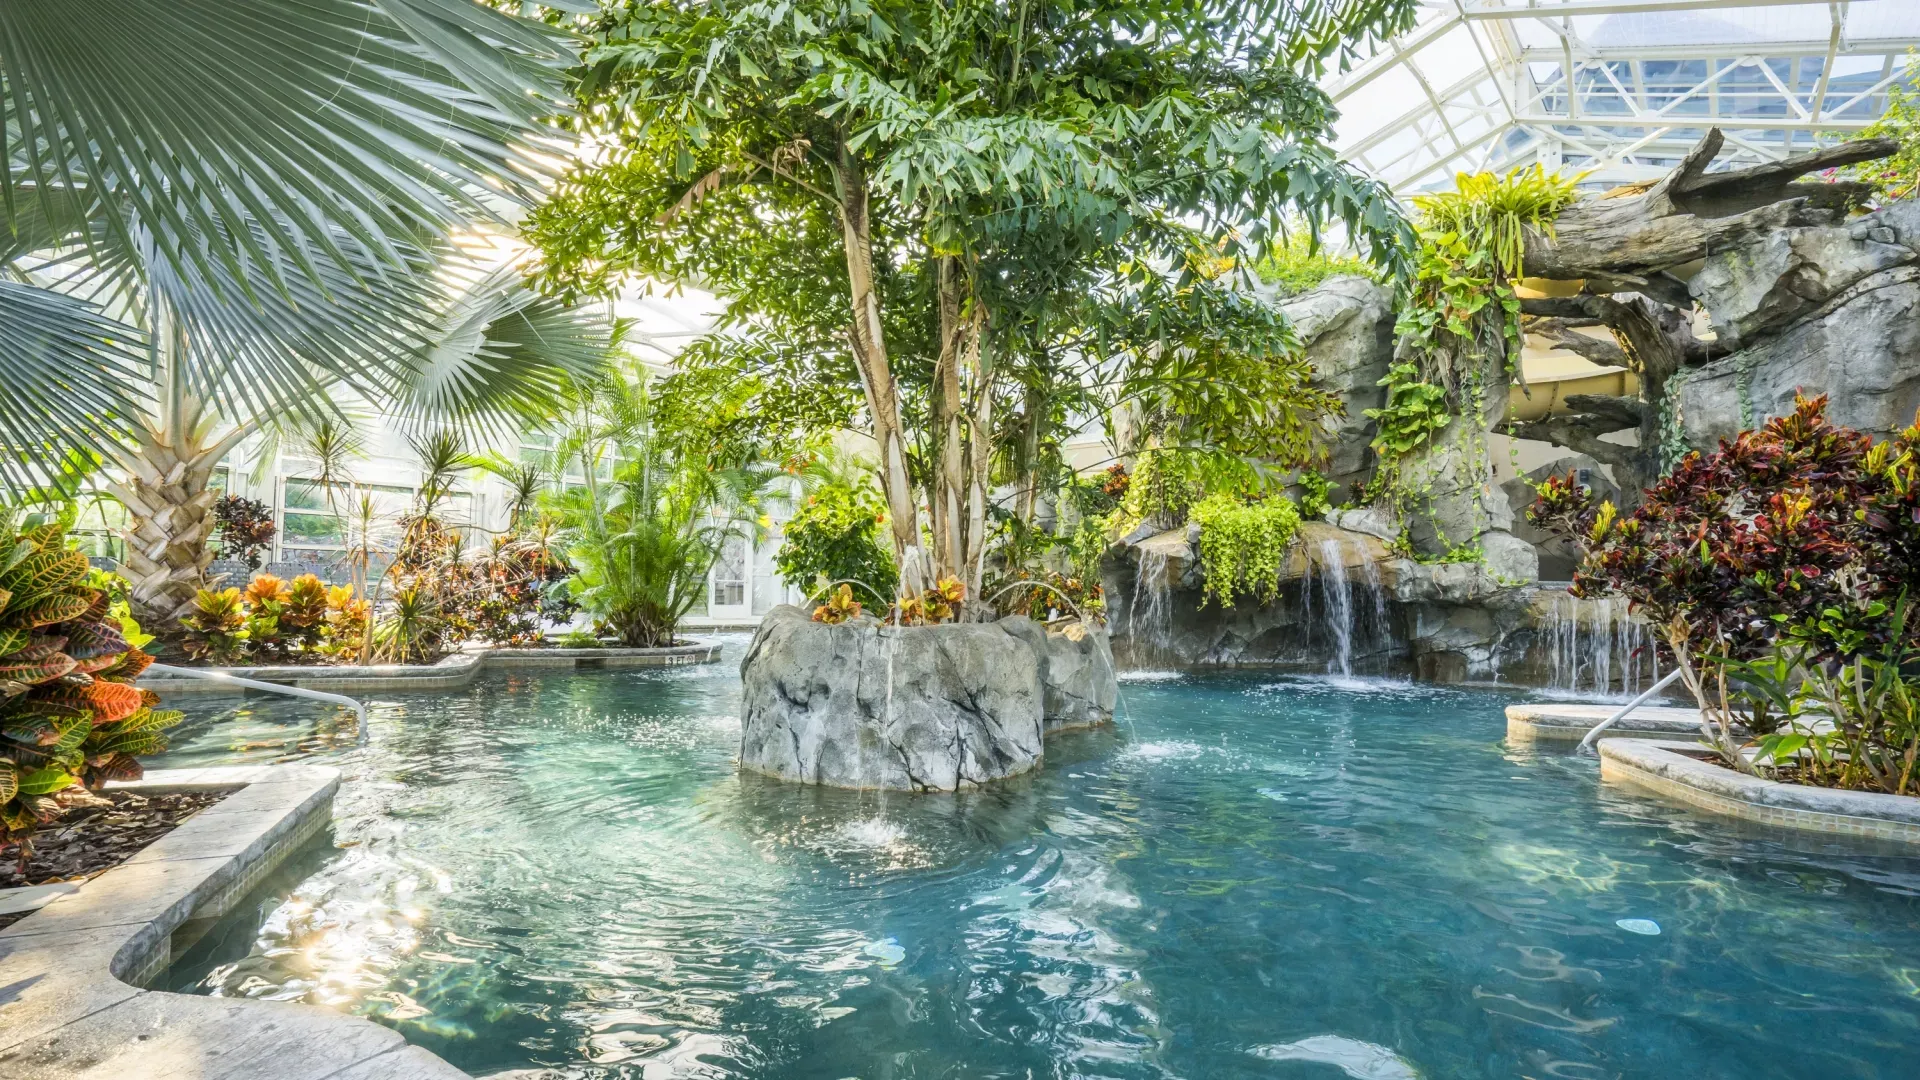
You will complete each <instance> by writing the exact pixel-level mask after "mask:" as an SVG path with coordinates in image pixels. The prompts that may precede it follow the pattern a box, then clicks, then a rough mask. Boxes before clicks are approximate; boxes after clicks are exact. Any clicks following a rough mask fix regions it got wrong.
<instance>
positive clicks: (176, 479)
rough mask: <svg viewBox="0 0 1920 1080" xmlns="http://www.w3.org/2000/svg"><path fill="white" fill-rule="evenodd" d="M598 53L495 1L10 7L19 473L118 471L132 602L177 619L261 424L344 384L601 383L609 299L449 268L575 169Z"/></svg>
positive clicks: (12, 394)
mask: <svg viewBox="0 0 1920 1080" xmlns="http://www.w3.org/2000/svg"><path fill="white" fill-rule="evenodd" d="M549 6H562V7H565V6H569V4H567V3H562V4H560V5H551V4H550V5H549ZM575 55H576V53H575V50H574V48H573V45H572V43H571V42H570V41H569V39H567V38H566V37H565V36H564V35H562V34H561V33H559V32H557V31H555V30H553V29H551V28H549V27H547V26H545V25H542V24H540V23H536V22H532V21H530V20H524V19H519V18H515V17H512V16H509V15H505V14H502V13H500V12H497V11H494V10H492V9H490V8H487V7H484V6H481V5H480V4H478V3H475V2H473V0H299V2H297V3H293V2H268V0H8V2H7V3H6V4H4V5H0V119H3V120H4V125H5V132H4V133H5V139H6V141H5V147H4V151H0V153H4V155H5V157H4V158H0V222H3V223H4V225H5V228H4V229H0V305H4V308H5V310H6V312H7V318H6V319H4V320H0V432H4V443H3V445H0V484H4V486H5V487H7V488H8V489H9V490H12V491H15V492H18V491H23V490H27V489H30V488H32V487H35V486H37V485H41V484H44V483H46V482H48V481H49V480H57V479H59V478H60V475H61V473H62V471H63V470H70V469H71V467H72V465H73V462H74V461H75V459H76V455H77V456H78V457H79V459H80V460H82V461H98V462H105V463H108V464H109V465H112V466H117V467H118V468H119V469H120V470H122V471H123V472H124V478H123V479H116V480H115V481H114V483H113V487H112V489H113V490H114V491H115V493H116V494H117V495H118V496H119V497H120V498H121V499H122V501H124V502H125V503H126V505H127V508H128V510H129V511H130V520H131V522H132V525H131V528H130V529H129V531H128V536H127V540H128V545H127V546H128V553H127V566H126V568H127V570H128V571H129V576H130V578H131V580H132V585H133V596H134V599H135V600H136V601H138V602H139V603H140V604H141V605H142V606H143V607H144V608H146V609H148V610H149V611H151V612H154V613H156V614H159V615H161V616H162V617H166V616H170V615H172V614H173V613H174V612H175V611H177V610H178V609H179V608H180V607H181V606H182V605H183V604H186V603H190V602H191V600H192V596H193V592H194V590H195V588H197V587H198V585H199V584H200V583H201V577H202V572H203V570H204V568H205V566H206V564H207V562H208V561H210V554H209V551H208V548H207V544H206V536H207V532H208V529H209V525H208V521H207V510H208V507H209V505H210V504H211V502H212V498H213V494H212V492H211V491H210V490H209V489H208V486H207V485H208V481H209V479H210V477H211V475H212V472H213V469H214V467H215V466H216V465H217V464H218V462H219V460H220V459H221V457H223V456H224V455H225V454H226V453H227V451H228V450H230V449H232V448H233V447H234V445H236V444H237V443H238V442H240V441H241V440H242V439H244V438H246V437H247V436H248V435H249V434H251V433H253V432H254V431H256V430H260V429H261V428H263V427H265V426H268V425H271V424H275V423H280V422H284V421H287V420H292V419H299V420H306V421H311V420H313V419H314V418H316V417H318V416H321V415H324V414H325V413H327V412H328V411H330V410H332V409H333V408H334V406H333V404H332V402H333V399H334V398H335V397H336V396H338V395H340V394H342V393H347V394H351V395H357V396H359V397H361V398H363V399H365V400H367V401H370V402H373V403H375V404H376V405H381V406H384V407H399V408H402V409H404V410H406V411H407V412H409V413H411V414H413V415H417V416H421V417H424V418H426V419H429V420H435V421H444V420H445V419H447V418H450V417H453V416H456V415H457V416H467V417H471V416H475V415H478V416H480V417H482V418H485V419H490V420H494V421H500V420H504V419H507V418H511V417H515V416H518V415H524V414H528V413H540V412H543V411H546V410H548V409H551V408H552V407H553V405H554V403H555V402H556V401H557V400H558V395H559V393H560V392H561V389H562V387H563V386H564V385H565V384H566V383H567V381H568V380H569V379H581V378H592V377H594V376H595V373H596V372H597V370H598V365H599V364H600V363H601V362H602V361H603V359H604V356H605V352H606V340H607V333H606V328H605V326H604V325H603V324H601V323H600V322H599V321H598V320H596V319H594V318H591V317H586V316H582V315H581V314H579V313H575V312H570V311H567V310H565V309H562V308H560V307H558V306H557V305H555V304H553V303H552V302H550V301H547V300H544V299H542V298H540V297H537V296H535V295H533V294H531V293H529V292H527V291H526V290H525V289H524V288H523V287H522V286H521V284H520V279H519V274H518V271H517V270H516V269H514V268H513V267H511V266H510V265H509V266H504V267H499V268H496V269H492V270H488V271H486V272H468V273H465V274H464V275H462V274H460V273H458V272H449V270H448V267H449V265H450V264H451V263H452V262H453V261H454V260H452V259H450V254H451V249H450V247H449V244H448V239H449V237H450V235H451V234H452V233H454V232H455V231H458V230H463V229H466V228H469V227H470V225H471V223H473V222H474V221H476V220H483V219H494V220H499V219H500V218H501V217H503V216H504V215H506V214H508V213H510V212H511V210H512V208H513V206H514V205H515V204H522V205H524V204H527V203H530V202H531V201H532V200H533V199H534V198H535V197H536V196H537V194H538V192H539V188H540V182H541V180H542V179H543V178H544V177H545V176H547V175H549V174H550V172H551V169H552V165H553V162H554V161H555V160H556V159H557V155H558V153H559V151H558V149H557V147H556V146H555V145H553V144H552V134H551V131H552V129H550V128H547V127H545V126H543V117H545V116H548V115H551V114H552V113H554V112H555V111H557V110H558V109H559V108H560V106H559V104H558V103H559V101H560V100H561V82H560V72H561V71H562V69H564V67H565V66H566V65H568V64H569V63H571V62H572V61H573V58H574V56H575ZM543 133H545V134H543Z"/></svg>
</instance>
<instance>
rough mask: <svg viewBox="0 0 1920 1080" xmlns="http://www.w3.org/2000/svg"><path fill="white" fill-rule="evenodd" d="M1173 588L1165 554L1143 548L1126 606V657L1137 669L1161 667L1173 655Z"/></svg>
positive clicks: (1131, 665)
mask: <svg viewBox="0 0 1920 1080" xmlns="http://www.w3.org/2000/svg"><path fill="white" fill-rule="evenodd" d="M1172 592H1173V585H1172V583H1171V582H1169V581H1168V580H1167V553H1166V552H1164V551H1150V550H1145V549H1142V550H1141V552H1140V562H1139V565H1138V567H1137V569H1136V573H1135V574H1134V578H1133V598H1132V600H1130V601H1129V602H1128V603H1127V636H1128V648H1127V657H1128V660H1129V666H1130V667H1132V668H1134V669H1136V670H1144V669H1149V668H1153V667H1164V666H1166V664H1167V661H1168V660H1169V658H1170V656H1171V653H1172V651H1173V650H1172V647H1171V645H1172V639H1173V599H1172Z"/></svg>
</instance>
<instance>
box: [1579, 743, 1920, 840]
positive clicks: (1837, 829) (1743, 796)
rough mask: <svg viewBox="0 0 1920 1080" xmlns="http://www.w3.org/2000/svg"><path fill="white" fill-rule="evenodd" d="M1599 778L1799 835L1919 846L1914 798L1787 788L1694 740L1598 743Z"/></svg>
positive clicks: (1919, 817)
mask: <svg viewBox="0 0 1920 1080" xmlns="http://www.w3.org/2000/svg"><path fill="white" fill-rule="evenodd" d="M1599 750H1600V778H1601V779H1602V780H1603V781H1613V782H1616V783H1624V784H1628V785H1632V786H1635V787H1639V788H1643V789H1646V790H1649V791H1653V792H1655V793H1658V794H1661V795H1666V796H1668V797H1670V798H1673V799H1677V800H1679V801H1681V802H1684V803H1687V804H1689V805H1691V806H1693V807H1695V808H1696V809H1700V810H1706V811H1708V812H1710V813H1715V814H1721V815H1724V816H1727V817H1734V818H1740V819H1742V820H1745V821H1751V822H1755V823H1757V824H1762V825H1773V826H1778V827H1781V828H1789V829H1797V830H1800V831H1803V832H1818V833H1826V834H1828V835H1833V836H1853V837H1861V838H1867V839H1874V840H1890V841H1894V842H1897V843H1905V844H1920V798H1916V797H1914V796H1910V795H1888V794H1885V793H1883V792H1876V791H1844V790H1841V789H1838V788H1822V787H1810V786H1807V785H1805V784H1787V783H1782V782H1780V781H1777V780H1767V779H1764V778H1762V777H1758V776H1748V775H1746V774H1745V773H1738V772H1735V771H1733V770H1732V769H1727V768H1722V767H1721V766H1719V765H1715V764H1713V763H1712V762H1708V761H1703V760H1701V755H1702V754H1704V753H1705V752H1706V750H1705V747H1703V746H1702V745H1701V744H1699V743H1687V742H1678V741H1653V740H1648V739H1633V738H1608V739H1601V740H1600V743H1599Z"/></svg>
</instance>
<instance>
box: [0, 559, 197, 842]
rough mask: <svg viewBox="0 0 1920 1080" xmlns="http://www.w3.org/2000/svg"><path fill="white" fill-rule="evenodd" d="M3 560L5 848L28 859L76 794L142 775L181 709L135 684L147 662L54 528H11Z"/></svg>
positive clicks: (1, 832)
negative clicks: (38, 832)
mask: <svg viewBox="0 0 1920 1080" xmlns="http://www.w3.org/2000/svg"><path fill="white" fill-rule="evenodd" d="M4 535H6V536H7V537H9V538H10V539H11V541H12V543H11V544H10V546H9V548H8V550H7V551H6V552H5V554H4V555H0V841H4V842H6V843H18V844H20V845H21V848H20V850H21V855H22V858H24V857H25V856H26V855H28V854H30V853H31V850H32V847H31V843H32V835H33V832H34V830H35V829H37V828H38V827H39V826H41V825H43V824H46V823H48V822H50V821H52V820H54V819H55V818H56V817H58V816H59V814H60V812H61V809H62V806H63V798H64V797H65V795H66V794H67V793H68V792H70V791H72V790H73V789H74V788H76V787H80V786H85V787H99V786H100V785H101V784H104V783H106V782H107V781H108V780H126V779H137V778H138V777H139V776H140V763H139V762H138V761H137V760H136V755H141V754H152V753H156V752H158V751H160V750H162V749H165V747H166V737H165V735H163V734H162V732H163V731H164V730H165V729H166V728H169V727H171V726H173V725H174V724H177V723H179V722H180V714H179V713H177V712H162V711H158V710H156V709H154V707H153V706H155V705H157V704H159V701H160V698H159V695H157V694H154V693H153V692H152V691H146V690H139V689H136V688H135V687H134V686H133V685H132V683H133V680H134V679H135V678H137V677H138V676H139V675H140V673H141V672H142V671H144V670H146V667H147V665H148V664H151V663H152V662H153V657H151V656H149V655H147V654H146V653H144V652H142V651H140V649H139V648H138V647H136V646H135V645H133V644H132V643H131V642H130V641H129V640H128V633H129V631H130V630H131V631H132V632H133V633H134V634H135V635H136V636H139V637H144V636H145V635H140V634H139V633H138V628H137V627H130V626H129V625H128V623H127V622H126V621H124V620H123V617H122V616H121V615H120V614H119V613H117V612H116V611H115V610H114V604H115V602H114V599H113V596H112V595H111V593H110V591H109V590H104V589H100V588H95V587H92V586H91V585H90V582H91V581H97V580H98V577H97V576H96V575H93V574H91V573H90V568H89V567H88V565H87V558H86V556H85V555H82V554H81V553H80V552H78V551H73V550H70V549H69V548H68V547H67V543H66V534H65V531H64V529H62V527H61V526H60V525H59V524H58V523H53V524H43V525H35V526H32V527H29V528H26V529H24V530H21V531H19V532H15V531H14V529H13V528H12V526H11V523H10V522H8V523H7V525H6V527H5V529H4Z"/></svg>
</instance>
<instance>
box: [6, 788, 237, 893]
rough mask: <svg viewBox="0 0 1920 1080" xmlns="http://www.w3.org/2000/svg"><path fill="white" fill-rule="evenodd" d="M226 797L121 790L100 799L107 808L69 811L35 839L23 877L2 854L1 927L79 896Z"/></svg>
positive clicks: (214, 793)
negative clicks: (90, 884) (82, 889)
mask: <svg viewBox="0 0 1920 1080" xmlns="http://www.w3.org/2000/svg"><path fill="white" fill-rule="evenodd" d="M225 796H226V792H224V791H169V792H140V791H130V790H127V789H125V788H121V789H115V790H109V791H107V792H106V793H105V794H104V796H103V798H104V799H105V800H106V802H107V803H108V804H109V805H105V806H88V807H76V808H74V809H71V810H68V811H67V815H66V817H65V818H63V819H62V820H61V821H60V822H59V823H58V824H57V825H55V826H52V827H50V828H45V829H42V830H40V834H39V835H38V836H35V837H34V838H33V849H34V853H33V859H32V860H31V861H30V862H29V863H28V864H27V867H26V872H25V874H24V875H23V874H22V873H21V872H20V871H19V870H18V869H17V868H16V853H15V852H14V851H13V849H11V848H8V849H6V850H5V851H0V928H4V927H7V926H11V925H13V924H14V923H16V922H19V921H20V920H21V919H24V918H26V917H27V916H28V915H31V914H32V913H33V912H34V910H35V909H36V908H40V907H42V906H44V905H46V904H49V903H51V902H52V901H53V900H55V899H57V898H59V897H61V896H65V895H67V894H68V893H72V892H75V891H77V890H78V889H79V888H80V886H81V885H82V884H83V883H85V882H86V881H87V880H89V879H90V878H93V877H96V876H98V875H100V874H103V873H105V872H106V871H108V870H111V869H113V868H114V867H116V866H118V865H120V864H121V863H123V862H125V861H127V860H128V859H129V858H131V857H133V856H134V855H137V854H139V853H140V852H141V851H142V850H144V849H145V848H146V847H147V845H149V844H151V843H153V842H154V841H156V840H158V839H160V838H161V837H162V836H165V835H166V834H167V833H169V832H172V831H173V830H174V829H175V828H176V827H178V826H179V825H180V824H181V823H182V822H184V821H186V820H187V819H188V818H190V817H192V816H193V815H194V814H196V813H198V812H199V811H201V810H204V809H206V808H207V807H208V806H212V805H213V804H215V803H218V802H219V801H220V800H221V799H222V798H224V797H225Z"/></svg>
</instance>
